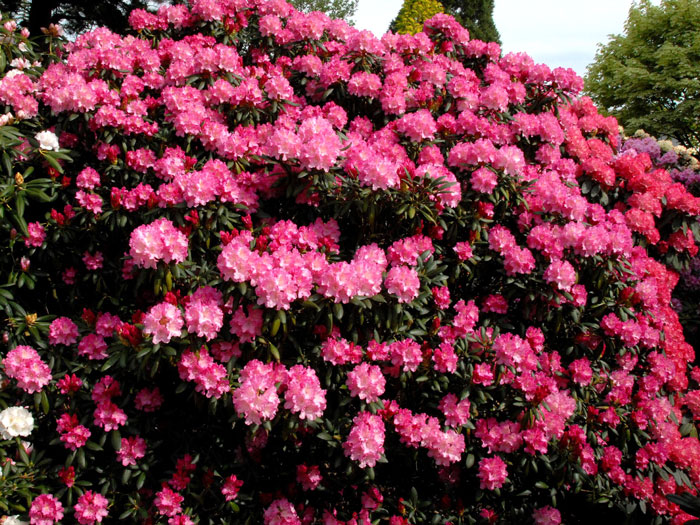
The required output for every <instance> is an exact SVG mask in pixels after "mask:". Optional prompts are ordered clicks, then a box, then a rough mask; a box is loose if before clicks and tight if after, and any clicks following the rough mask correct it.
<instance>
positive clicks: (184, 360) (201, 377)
mask: <svg viewBox="0 0 700 525" xmlns="http://www.w3.org/2000/svg"><path fill="white" fill-rule="evenodd" d="M177 370H178V373H179V374H180V378H181V379H183V380H185V381H194V382H195V383H197V387H196V388H195V390H197V392H202V393H203V394H204V395H205V396H207V397H214V398H216V399H219V398H220V397H221V396H222V395H224V394H225V393H226V392H228V391H229V390H230V385H229V381H228V372H227V371H226V367H225V366H223V365H220V364H219V363H216V362H214V359H213V358H212V357H211V356H210V355H209V352H208V351H207V349H206V348H205V347H202V348H201V349H200V350H199V352H191V351H189V350H188V351H185V352H184V353H183V354H182V357H181V358H180V363H179V364H178V365H177Z"/></svg>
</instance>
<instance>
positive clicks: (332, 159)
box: [0, 0, 700, 524]
mask: <svg viewBox="0 0 700 525" xmlns="http://www.w3.org/2000/svg"><path fill="white" fill-rule="evenodd" d="M131 23H132V27H133V28H134V34H132V35H128V36H121V35H116V34H113V33H110V32H109V31H108V30H106V29H104V28H101V29H96V30H94V31H92V32H89V33H86V34H84V35H81V36H79V37H78V38H77V39H76V41H75V42H73V43H71V44H68V45H66V46H65V48H63V49H61V48H60V47H59V51H58V53H59V55H60V56H59V57H57V58H54V57H51V56H47V57H44V60H45V62H46V64H45V65H46V68H45V70H43V71H41V72H40V71H39V70H38V69H31V70H29V69H27V70H26V71H24V72H23V67H24V66H22V67H19V65H13V69H11V71H10V72H9V73H7V74H6V75H5V77H4V78H3V80H2V83H3V87H4V90H2V91H0V93H1V94H0V98H1V99H2V102H3V103H4V104H6V105H7V111H12V112H14V114H13V115H12V117H6V118H7V122H6V124H7V125H6V126H5V127H3V128H0V130H3V132H4V133H5V134H7V133H15V132H16V133H17V135H18V136H21V135H22V134H23V133H24V135H25V136H27V137H28V138H29V142H28V143H27V144H26V145H24V146H22V141H21V140H19V139H17V140H15V141H14V142H9V141H8V142H4V143H3V144H5V146H4V150H3V157H7V159H8V160H7V161H6V162H5V166H4V169H5V170H6V173H5V174H4V177H5V179H6V180H5V182H6V184H5V186H4V190H3V191H4V192H5V193H3V195H4V197H3V198H4V199H5V200H4V201H3V202H2V206H3V208H2V210H3V214H4V215H5V216H6V217H8V218H10V219H11V221H12V223H9V222H8V223H7V225H6V226H3V227H4V228H6V229H4V230H3V232H4V235H5V237H4V244H3V252H2V258H3V259H2V260H3V262H5V263H7V264H8V266H7V267H8V268H9V271H8V282H7V284H6V285H4V286H3V288H1V289H0V302H1V304H2V306H3V307H4V308H5V311H6V313H7V315H8V318H9V321H10V326H9V327H8V330H7V331H6V332H5V336H4V338H5V344H6V349H5V350H4V351H3V356H2V370H3V373H4V376H6V377H4V378H3V383H2V386H3V387H2V390H1V391H0V403H2V405H3V407H5V406H7V407H9V408H6V409H5V410H3V411H2V412H0V431H2V438H3V439H6V440H7V441H5V442H4V443H3V444H4V447H3V449H2V450H1V451H0V453H1V454H2V460H3V462H4V471H3V477H2V478H0V494H2V496H0V506H2V508H3V509H7V510H6V511H7V512H8V513H12V514H17V515H20V517H22V518H24V519H27V518H30V519H31V520H33V522H34V523H50V522H52V521H55V520H58V519H61V517H62V516H63V515H65V516H66V517H67V518H74V519H75V520H77V521H78V522H79V523H95V522H101V521H102V520H103V519H106V520H113V519H116V518H121V519H128V520H131V521H139V522H140V521H148V522H160V523H166V522H167V523H178V524H182V523H192V522H200V523H219V522H222V521H225V522H245V521H246V520H248V521H249V522H252V523H256V522H265V523H302V522H303V523H311V522H323V523H341V522H344V523H369V522H370V521H372V522H376V521H378V522H380V523H393V524H397V523H419V522H425V521H431V522H434V523H443V522H446V521H449V522H452V523H477V522H493V521H503V522H509V523H512V522H515V521H516V520H525V521H528V522H535V523H558V522H560V521H561V520H562V519H563V520H564V521H566V522H568V523H575V522H576V521H577V520H581V521H582V522H586V521H588V520H589V518H590V516H589V515H587V514H586V513H587V512H588V513H591V514H598V513H600V512H601V509H600V508H599V507H601V506H603V509H604V510H602V512H607V513H608V515H610V516H614V517H616V516H618V514H622V513H625V514H629V515H632V516H638V515H643V514H648V515H654V516H656V517H655V518H650V517H649V516H646V517H643V518H642V519H645V520H646V521H653V520H656V521H658V522H661V521H662V520H663V519H665V518H663V517H668V516H672V517H673V521H674V522H682V521H683V518H684V517H687V515H684V514H683V513H682V512H680V510H679V508H678V507H677V506H676V505H674V504H672V503H670V502H669V501H668V500H667V499H666V495H668V494H675V493H683V492H694V491H695V489H694V485H696V484H697V483H698V482H700V441H698V439H697V430H696V426H695V419H696V418H697V417H700V403H699V402H698V392H700V390H699V389H698V385H699V384H700V370H698V369H691V366H690V363H691V362H692V360H693V358H694V354H693V350H692V347H690V345H688V343H687V342H686V341H685V340H684V338H683V333H682V329H681V325H680V324H679V321H678V316H677V315H676V313H675V312H674V310H673V309H672V308H671V305H670V303H671V293H672V291H673V287H674V286H675V284H676V281H677V279H678V276H677V274H676V273H674V272H673V271H672V270H670V269H669V268H667V267H666V266H665V265H664V264H662V263H661V262H659V261H657V260H656V259H654V258H653V257H652V256H651V255H653V256H657V257H658V256H659V254H658V253H657V252H653V253H652V254H651V255H650V252H648V251H647V249H646V247H647V246H649V245H658V244H659V243H661V242H664V243H665V245H664V250H665V252H663V253H664V254H665V255H670V256H671V257H675V258H676V259H677V260H678V261H681V259H683V258H686V259H687V258H689V257H690V256H691V255H694V252H696V251H697V246H696V244H695V239H694V238H693V231H694V230H693V229H694V228H697V226H696V222H695V221H696V218H697V216H698V214H700V200H698V199H697V198H695V197H693V196H692V195H691V194H690V193H688V192H687V191H686V190H685V188H684V187H683V186H682V185H680V184H674V183H673V182H672V181H670V180H668V179H667V176H666V175H664V174H663V173H659V172H655V171H653V170H652V165H651V161H650V160H649V157H648V156H645V155H633V154H625V153H621V152H620V151H619V150H618V148H619V146H620V144H619V142H620V137H619V134H618V128H617V123H616V122H615V120H614V119H611V118H605V117H602V116H601V115H599V114H598V112H597V110H596V109H595V107H594V106H593V105H592V104H591V102H590V100H589V99H586V98H577V93H578V91H579V89H580V88H581V80H580V79H579V78H578V77H577V76H576V75H575V74H574V73H573V71H571V70H563V69H557V70H554V71H550V70H549V68H547V67H546V66H542V65H535V64H534V63H533V62H532V60H531V59H530V58H529V57H527V56H525V55H516V54H509V55H506V56H504V57H501V56H500V49H499V48H498V46H497V45H496V44H486V43H483V42H480V41H471V40H469V37H468V34H467V32H466V31H465V30H464V29H463V28H462V27H460V26H459V25H458V24H456V23H455V22H454V20H453V19H452V18H450V17H448V16H445V15H437V16H436V17H434V18H433V19H431V20H430V21H428V23H427V24H426V31H427V32H426V33H419V34H417V35H415V36H412V35H393V34H387V35H385V36H384V37H382V39H377V38H375V37H374V36H372V35H371V34H369V33H368V32H360V31H357V30H355V29H353V28H351V27H349V26H347V24H346V23H345V22H343V21H338V20H330V19H328V18H327V17H326V16H325V15H323V14H320V13H311V14H302V13H298V12H296V11H294V10H293V9H292V8H291V7H290V6H289V5H287V4H286V3H285V2H283V1H281V0H276V1H262V0H231V1H228V2H221V1H218V0H199V1H195V2H193V3H192V6H191V8H189V9H188V8H187V7H185V6H182V5H179V6H164V7H162V8H161V9H160V10H159V11H158V13H157V14H150V13H146V12H143V11H135V12H134V13H132V15H131ZM6 31H7V33H8V34H10V35H14V34H15V32H14V29H6ZM37 68H38V66H37ZM20 111H22V112H23V113H20ZM10 124H14V127H13V126H10ZM11 130H14V131H11ZM17 148H22V149H21V150H19V149H17ZM15 173H18V175H17V176H15ZM47 173H48V175H50V176H51V177H48V176H45V174H47ZM34 181H40V182H38V183H37V182H34ZM32 184H40V185H41V188H42V189H41V190H39V189H36V188H34V187H33V186H32ZM27 202H29V203H31V206H27ZM20 203H21V204H20ZM667 216H668V217H673V220H670V221H666V222H664V224H663V225H661V224H658V223H657V222H655V218H658V217H661V218H662V220H664V221H665V220H666V219H665V217H667ZM10 228H12V229H10ZM695 231H697V230H695ZM655 232H656V233H655ZM657 235H658V239H657ZM641 236H643V237H644V239H642V237H641ZM663 260H664V261H665V262H667V261H666V259H663ZM20 288H21V289H20ZM8 411H9V412H8ZM20 438H24V439H26V440H27V441H26V442H22V440H21V439H20ZM13 440H14V441H13ZM605 506H610V507H612V508H613V509H614V510H608V509H607V508H605ZM615 512H617V513H618V514H614V513H615ZM611 513H612V514H611ZM42 520H45V521H42Z"/></svg>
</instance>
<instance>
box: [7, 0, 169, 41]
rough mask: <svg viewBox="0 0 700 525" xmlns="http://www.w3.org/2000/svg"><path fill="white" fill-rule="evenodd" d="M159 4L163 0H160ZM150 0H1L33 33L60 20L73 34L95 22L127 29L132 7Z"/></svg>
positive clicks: (99, 24) (113, 29)
mask: <svg viewBox="0 0 700 525" xmlns="http://www.w3.org/2000/svg"><path fill="white" fill-rule="evenodd" d="M155 3H156V4H160V3H162V0H156V2H155ZM153 4H154V2H149V1H147V0H114V1H109V2H99V1H95V0H0V11H2V12H3V13H7V14H9V15H10V16H11V17H13V18H14V19H15V20H17V21H18V22H20V23H21V24H22V25H24V26H26V27H27V28H28V29H29V31H30V33H31V34H32V36H37V35H40V34H41V28H42V27H48V26H49V24H58V23H60V24H61V25H62V26H63V27H64V29H65V30H66V31H67V32H68V33H69V34H78V33H81V32H83V31H86V30H88V29H90V28H92V27H95V26H106V27H108V28H110V29H111V30H112V31H114V32H117V33H123V32H124V31H126V29H127V28H128V26H129V24H128V16H129V13H130V12H131V10H133V9H136V8H142V9H145V8H146V7H147V6H148V5H151V6H152V5H153Z"/></svg>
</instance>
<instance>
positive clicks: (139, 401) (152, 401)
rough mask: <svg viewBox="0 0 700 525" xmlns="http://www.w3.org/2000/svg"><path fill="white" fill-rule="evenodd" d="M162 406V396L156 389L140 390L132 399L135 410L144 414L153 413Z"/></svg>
mask: <svg viewBox="0 0 700 525" xmlns="http://www.w3.org/2000/svg"><path fill="white" fill-rule="evenodd" d="M162 404H163V396H162V395H161V393H160V390H159V389H158V387H155V388H154V389H152V390H151V389H148V388H142V389H141V390H139V392H138V393H137V394H136V397H135V398H134V405H135V406H136V409H137V410H143V411H144V412H155V411H156V410H158V408H160V405H162Z"/></svg>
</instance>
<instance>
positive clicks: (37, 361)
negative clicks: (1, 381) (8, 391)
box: [2, 345, 51, 394]
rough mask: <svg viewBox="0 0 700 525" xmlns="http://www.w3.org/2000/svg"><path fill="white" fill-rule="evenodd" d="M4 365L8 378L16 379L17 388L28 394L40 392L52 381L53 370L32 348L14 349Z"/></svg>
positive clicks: (18, 347)
mask: <svg viewBox="0 0 700 525" xmlns="http://www.w3.org/2000/svg"><path fill="white" fill-rule="evenodd" d="M2 363H3V365H4V366H5V374H6V375H7V377H10V378H12V379H16V380H17V386H18V387H19V388H21V389H22V390H24V391H25V392H27V393H28V394H33V393H35V392H39V391H40V390H41V389H42V388H44V387H45V386H46V385H48V384H49V382H50V381H51V369H50V368H49V366H48V365H47V364H46V363H44V361H42V360H41V357H39V353H38V352H37V351H36V350H34V349H33V348H32V347H31V346H26V345H20V346H17V347H15V348H13V349H12V350H10V351H9V352H7V355H6V356H5V359H3V360H2Z"/></svg>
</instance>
